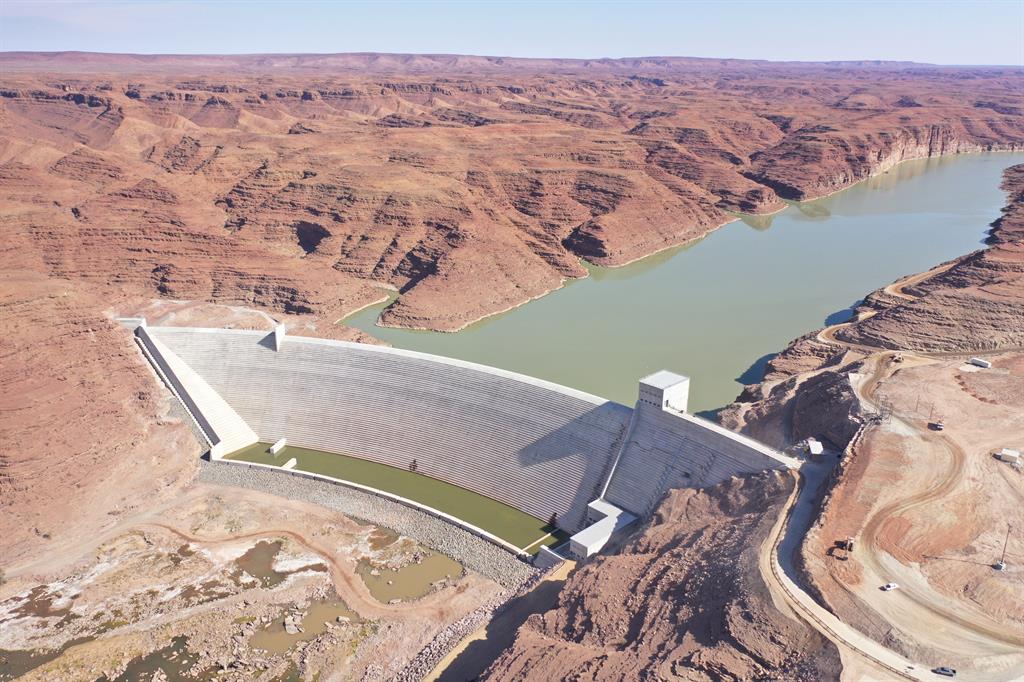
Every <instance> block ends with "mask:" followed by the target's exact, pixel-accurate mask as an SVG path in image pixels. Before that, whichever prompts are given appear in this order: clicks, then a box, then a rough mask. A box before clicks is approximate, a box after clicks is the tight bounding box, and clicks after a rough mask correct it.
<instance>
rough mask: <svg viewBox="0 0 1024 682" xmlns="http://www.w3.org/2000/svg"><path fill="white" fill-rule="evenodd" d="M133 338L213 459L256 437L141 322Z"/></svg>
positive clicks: (228, 406)
mask: <svg viewBox="0 0 1024 682" xmlns="http://www.w3.org/2000/svg"><path fill="white" fill-rule="evenodd" d="M135 338H136V339H137V340H138V342H139V345H140V346H141V347H142V350H143V352H144V353H145V355H146V357H147V358H148V359H149V361H150V363H151V364H152V365H153V367H154V369H155V370H156V371H157V374H159V375H160V378H161V379H162V380H163V381H164V383H165V384H167V387H168V388H169V389H170V390H171V392H172V393H174V395H175V396H176V397H177V398H178V400H180V401H181V404H182V405H183V406H184V407H185V410H186V411H187V412H188V413H189V415H191V417H192V419H193V420H195V422H196V425H197V426H198V427H199V430H200V431H201V432H202V433H203V435H204V436H205V437H206V439H207V440H208V441H209V443H210V456H211V457H212V458H213V459H219V458H220V457H223V456H224V455H225V454H227V453H229V452H233V451H235V450H239V449H241V448H244V447H246V446H247V445H252V444H253V443H255V442H257V441H258V440H259V438H258V437H257V435H256V433H255V432H254V431H253V430H252V429H251V428H250V427H249V425H248V424H246V423H245V421H244V420H243V419H242V418H241V417H240V416H239V415H238V413H237V412H235V411H234V409H232V407H231V406H230V405H229V404H228V403H227V402H226V401H225V400H224V399H223V398H222V397H221V396H220V395H219V394H218V393H217V392H216V391H215V390H213V389H212V388H211V387H210V385H209V384H208V383H206V381H205V380H204V379H203V378H202V377H201V376H199V375H198V374H197V373H196V372H195V371H194V370H193V369H192V368H191V367H189V366H188V365H187V364H186V363H184V362H182V360H181V358H179V357H178V356H177V355H175V354H174V353H173V352H172V351H171V350H170V349H168V348H167V347H166V346H165V345H164V344H163V343H161V342H160V340H159V339H156V338H154V337H153V336H152V335H151V334H150V333H149V329H148V328H147V327H146V325H145V324H141V325H138V326H137V327H135Z"/></svg>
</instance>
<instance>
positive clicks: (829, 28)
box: [0, 0, 1024, 65]
mask: <svg viewBox="0 0 1024 682" xmlns="http://www.w3.org/2000/svg"><path fill="white" fill-rule="evenodd" d="M0 50H4V51H6V50H91V51H101V52H141V53H249V52H370V51H372V52H434V53H437V52H443V53H460V54H482V55H503V56H522V57H591V58H593V57H627V56H640V55H682V56H697V57H742V58H762V59H796V60H834V59H896V60H913V61H919V62H933V63H939V64H1016V65H1021V64H1024V0H973V1H969V2H964V1H960V0H949V1H945V2H944V1H943V0H916V1H914V0H903V1H898V2H883V1H880V0H876V1H872V0H851V1H848V2H840V1H831V2H830V1H827V0H806V1H802V2H800V1H789V2H769V1H767V0H762V1H745V0H735V1H732V2H729V1H720V2H707V1H703V0H695V1H692V2H690V1H685V0H677V1H672V0H662V1H661V2H601V1H589V2H584V1H582V0H579V1H549V2H531V1H523V2H499V1H495V2H486V1H476V2H469V1H467V0H463V1H451V0H450V1H447V2H428V1H420V2H414V1H411V0H406V1H390V2H389V1H383V0H382V1H380V2H341V1H329V0H320V1H312V0H295V1H291V2H289V1H287V0H280V1H276V2H271V1H268V0H264V1H262V2H242V1H241V0H220V1H215V0H149V1H147V0H136V1H134V2H129V1H127V0H124V1H113V0H108V1H103V2H100V1H95V0H31V1H28V2H26V1H24V0H0Z"/></svg>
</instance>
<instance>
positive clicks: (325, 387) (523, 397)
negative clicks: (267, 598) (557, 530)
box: [148, 327, 632, 532]
mask: <svg viewBox="0 0 1024 682" xmlns="http://www.w3.org/2000/svg"><path fill="white" fill-rule="evenodd" d="M148 334H149V335H150V336H151V337H152V339H154V340H155V342H157V343H159V344H161V345H162V346H163V347H164V348H166V349H167V351H168V352H169V354H170V355H171V356H173V357H175V358H178V359H180V360H181V362H182V363H184V364H185V365H187V367H188V368H190V370H191V371H193V372H194V373H195V374H196V375H198V376H199V377H201V378H202V380H203V381H204V382H205V383H206V384H208V385H209V387H210V388H211V389H212V390H213V391H215V392H216V393H217V394H218V395H219V396H220V397H222V398H223V400H224V401H225V402H226V403H227V405H229V406H230V408H231V409H232V410H233V411H234V412H235V413H237V415H238V416H239V417H240V419H241V420H243V421H244V422H245V423H246V424H248V426H249V427H251V429H252V430H253V431H255V433H256V434H258V437H259V440H262V441H268V442H274V441H276V440H278V439H279V438H287V439H288V443H289V445H294V446H297V447H305V448H312V449H317V450H324V451H328V452H337V453H341V454H347V455H352V456H355V457H360V458H363V459H368V460H371V461H374V462H378V463H381V464H387V465H390V466H394V467H397V468H401V469H407V468H409V466H410V464H411V463H412V461H413V460H416V464H417V472H418V473H421V474H424V475H426V476H431V477H433V478H437V479H440V480H442V481H446V482H448V483H451V484H454V485H458V486H461V487H463V488H467V489H469V490H472V491H474V492H477V493H480V494H482V495H486V496H487V497H490V498H492V499H496V500H499V501H501V502H504V503H505V504H508V505H510V506H512V507H515V508H517V509H520V510H521V511H524V512H526V513H528V514H530V515H532V516H535V517H537V518H539V519H543V520H546V519H548V518H549V517H550V516H551V514H552V513H554V514H557V515H558V525H559V526H560V527H562V528H563V529H565V530H568V531H570V532H575V531H578V530H579V529H580V528H581V527H582V526H583V525H584V523H585V521H584V515H585V512H586V508H587V504H588V503H589V502H590V501H591V500H593V499H595V498H596V497H598V496H599V495H600V493H601V490H602V487H603V485H604V483H605V479H606V477H607V474H608V472H609V470H610V467H611V464H612V462H613V461H614V460H615V458H616V457H617V455H618V453H619V451H620V449H621V445H622V441H623V439H624V435H625V433H626V430H627V427H628V425H629V422H630V418H631V414H632V411H631V410H630V409H629V408H627V407H625V406H623V405H619V404H617V403H613V402H610V401H607V400H603V399H601V398H598V397H596V396H592V395H589V394H587V393H583V392H581V391H575V390H573V389H570V388H566V387H564V386H558V385H557V384H552V383H549V382H546V381H541V380H538V379H534V378H532V377H526V376H523V375H519V374H515V373H513V372H506V371H504V370H499V369H495V368H492V367H485V366H482V365H476V364H473V363H468V362H462V361H459V360H453V359H449V358H441V357H437V356H431V355H426V354H422V353H416V352H412V351H404V350H400V349H395V348H385V347H378V346H368V345H365V344H355V343H348V342H343V341H331V340H326V339H313V338H304V337H295V336H288V337H287V338H286V340H285V341H284V342H283V343H281V344H280V346H279V350H275V342H274V339H273V337H272V335H268V334H267V333H266V332H257V331H243V330H223V329H194V328H183V327H149V328H148Z"/></svg>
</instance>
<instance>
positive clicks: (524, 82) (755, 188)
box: [0, 53, 1024, 338]
mask: <svg viewBox="0 0 1024 682" xmlns="http://www.w3.org/2000/svg"><path fill="white" fill-rule="evenodd" d="M271 66H272V67H273V70H272V71H269V70H267V69H269V68H270V67H271ZM0 68H2V70H3V73H4V75H3V76H2V77H0V179H2V182H0V204H2V205H3V206H4V209H5V217H8V218H9V224H10V227H9V229H8V231H7V237H8V238H7V243H6V245H5V246H4V247H3V249H2V250H0V264H3V265H4V266H5V267H7V268H13V267H18V268H23V269H31V270H34V271H37V272H41V273H45V274H47V275H48V276H51V277H58V278H67V279H71V280H74V281H83V282H87V283H88V285H89V286H91V287H98V288H104V287H107V288H108V289H109V291H108V293H107V294H106V295H108V296H110V297H112V298H121V299H123V298H135V299H138V298H141V299H145V298H152V297H165V298H171V299H191V300H203V301H211V302H217V303H226V304H242V305H248V306H254V307H258V308H261V309H264V310H267V311H270V312H272V313H274V314H283V315H293V316H306V317H307V318H310V319H313V320H315V321H316V322H315V324H314V327H315V330H316V333H318V334H319V335H321V336H332V337H342V338H351V332H348V331H346V330H344V329H342V328H340V327H339V326H338V325H336V324H335V322H336V321H337V320H338V319H339V318H342V317H343V316H344V315H345V314H346V313H349V312H351V311H353V310H355V309H358V308H360V307H362V306H364V305H366V304H367V303H370V302H372V301H377V300H380V299H381V298H382V297H383V296H384V295H385V291H383V289H388V290H392V291H395V290H397V291H398V296H397V300H395V302H394V303H392V304H391V305H390V306H389V307H388V308H387V309H386V311H385V312H384V313H383V315H382V322H383V323H384V324H387V325H394V326H404V327H414V328H424V329H437V330H456V329H459V328H461V327H463V326H465V325H466V324H468V323H471V322H473V321H475V320H477V319H480V318H482V317H485V316H487V315H491V314H494V313H496V312H500V311H502V310H505V309H508V308H509V307H511V306H515V305H518V304H521V303H524V302H526V301H528V300H530V299H532V298H536V297H538V296H542V295H544V294H545V293H547V292H550V291H551V290H553V289H556V288H558V287H560V286H561V285H562V283H563V282H564V281H565V280H566V279H569V278H577V277H584V276H586V270H585V269H584V268H583V267H582V265H581V263H580V259H581V258H583V259H586V260H588V261H591V262H593V263H597V264H600V265H608V266H614V265H621V264H624V263H628V262H630V261H632V260H635V259H637V258H641V257H643V256H646V255H649V254H651V253H653V252H655V251H658V250H661V249H664V248H668V247H671V246H674V245H678V244H682V243H685V242H687V241H690V240H693V239H696V238H699V237H701V236H703V235H705V234H707V233H708V232H709V231H711V230H713V229H715V228H716V227H718V226H720V225H722V224H723V223H725V222H728V221H729V220H732V219H733V218H734V215H733V212H735V211H741V212H747V213H763V212H771V211H775V210H777V209H779V208H781V207H782V206H783V204H782V202H781V200H780V197H783V198H808V197H814V196H819V195H821V194H825V193H828V192H832V191H835V190H837V189H841V188H842V187H846V186H848V185H850V184H851V183H853V182H856V181H858V180H860V179H863V178H864V177H866V176H868V175H870V174H872V173H877V172H881V171H884V170H885V169H887V168H889V167H890V166H891V165H892V164H894V163H897V162H899V161H900V160H903V159H906V158H914V157H918V156H928V155H936V154H948V153H960V152H965V151H979V150H987V149H1013V148H1020V147H1021V145H1022V144H1024V116H1022V113H1021V101H1020V100H1021V98H1020V91H1021V87H1022V80H1024V79H1022V77H1021V76H1020V74H1019V73H1018V72H1016V71H1014V70H1012V69H1000V68H970V69H966V68H962V69H951V68H939V67H925V66H921V65H908V64H902V65H901V64H879V65H870V64H856V63H841V64H805V65H797V64H768V63H762V62H742V61H730V60H724V61H722V60H690V59H650V60H597V61H593V62H574V61H572V60H568V61H564V62H563V61H559V60H539V61H537V62H531V61H530V60H508V61H507V62H504V61H502V60H494V59H489V58H471V57H452V56H437V55H435V56H420V57H416V56H405V57H396V56H394V55H377V56H368V55H325V56H321V57H318V58H314V57H309V56H307V57H295V56H275V57H260V56H254V57H249V58H247V57H230V58H228V57H218V58H209V59H206V58H185V57H180V58H178V57H163V58H160V57H154V58H142V57H137V56H136V57H133V56H130V55H127V56H126V55H122V56H117V55H61V54H37V55H26V54H17V53H8V54H4V55H0Z"/></svg>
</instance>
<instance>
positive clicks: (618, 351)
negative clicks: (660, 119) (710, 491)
mask: <svg viewBox="0 0 1024 682" xmlns="http://www.w3.org/2000/svg"><path fill="white" fill-rule="evenodd" d="M1022 162H1024V154H1021V153H1012V154H1008V153H995V154H972V155H966V156H960V157H946V158H939V159H928V160H921V161H911V162H908V163H904V164H901V165H900V166H898V167H897V168H894V169H893V170H891V171H889V172H888V173H886V174H884V175H880V176H878V177H875V178H872V179H870V180H867V181H865V182H862V183H860V184H858V185H855V186H854V187H851V188H850V189H847V190H845V191H843V192H839V193H837V194H834V195H832V196H830V197H826V198H824V199H819V200H816V201H809V202H804V203H799V204H792V205H790V206H789V207H788V208H787V209H786V210H785V211H782V212H781V213H777V214H775V215H773V216H755V217H749V218H748V217H745V218H744V219H743V220H739V221H736V222H734V223H730V224H728V225H726V226H724V227H722V228H721V229H719V230H717V231H716V232H713V233H712V234H710V235H708V236H707V237H705V238H704V239H702V240H700V241H698V242H695V243H692V244H689V245H687V246H685V247H681V248H676V249H672V250H669V251H663V252H661V253H659V254H656V255H654V256H651V257H650V258H646V259H644V260H642V261H638V262H636V263H634V264H632V265H627V266H625V267H622V268H612V269H609V268H598V267H590V268H589V270H590V277H588V278H586V279H582V280H577V281H573V282H569V283H568V284H567V285H566V286H565V287H564V288H562V289H560V290H559V291H556V292H554V293H552V294H550V295H548V296H546V297H544V298H541V299H539V300H537V301H534V302H532V303H529V304H527V305H524V306H521V307H519V308H516V309H515V310H512V311H509V312H507V313H504V314H502V315H498V316H495V317H491V318H488V319H486V320H482V321H480V322H478V323H476V324H474V325H472V326H470V327H468V328H467V329H465V330H463V331H461V332H458V333H456V334H442V333H435V332H421V331H410V330H403V329H388V328H384V327H378V326H376V325H375V322H376V319H377V316H378V315H379V314H380V311H381V310H382V309H383V304H382V305H380V306H375V307H372V308H367V309H365V310H363V311H360V312H359V313H356V314H355V315H353V316H351V317H349V318H348V319H346V320H345V323H346V324H349V325H352V326H354V327H357V328H359V329H362V330H364V331H366V332H368V333H370V334H373V335H374V336H376V337H378V338H380V339H383V340H385V341H388V342H389V343H391V344H392V345H394V346H397V347H399V348H407V349H411V350H418V351H423V352H427V353H435V354H438V355H446V356H449V357H455V358H461V359H463V360H469V361H473V362H479V363H483V364H486V365H493V366H496V367H502V368H504V369H508V370H512V371H516V372H522V373H524V374H529V375H532V376H536V377H541V378H544V379H548V380H550V381H555V382H557V383H560V384H565V385H567V386H572V387H573V388H577V389H581V390H584V391H589V392H591V393H595V394H597V395H600V396H603V397H606V398H611V399H612V400H616V401H618V402H621V403H624V404H627V405H632V404H633V402H634V401H635V400H636V381H637V379H639V378H640V377H641V376H643V375H645V374H648V373H650V372H652V371H654V370H658V369H670V370H673V371H676V372H679V373H681V374H686V375H689V376H690V377H691V384H690V409H691V411H694V412H697V411H702V410H713V409H717V408H720V407H722V406H724V405H726V404H728V403H729V402H731V401H732V400H733V399H734V398H735V397H736V395H737V394H738V393H739V391H740V390H741V384H743V383H752V382H755V381H758V380H759V379H760V372H761V368H762V367H763V365H764V362H765V361H766V360H767V359H768V358H769V357H770V356H771V355H772V354H774V353H777V352H778V351H780V350H781V349H782V348H783V347H785V345H786V344H787V343H789V342H790V341H791V340H792V339H794V338H796V337H798V336H801V335H803V334H805V333H807V332H809V331H811V330H813V329H817V328H818V327H821V326H823V325H825V324H826V322H828V323H829V324H831V323H833V322H839V321H842V320H843V319H845V317H846V316H848V314H849V313H848V309H849V308H850V307H851V306H853V305H854V304H855V303H857V302H858V300H859V299H860V298H861V297H863V296H864V295H865V294H867V293H869V292H870V291H872V290H874V289H876V288H878V287H881V286H884V285H886V284H888V283H890V282H892V281H894V280H896V279H899V278H900V277H902V276H904V275H909V274H912V273H915V272H920V271H922V270H927V269H928V268H930V267H932V266H934V265H937V264H939V263H941V262H943V261H946V260H949V259H951V258H954V257H956V256H959V255H962V254H965V253H968V252H970V251H973V250H975V249H977V248H980V247H981V245H982V240H983V239H984V236H985V233H986V231H987V230H988V225H989V223H990V222H992V221H993V220H995V219H996V218H997V217H998V216H999V210H1000V208H1002V206H1003V205H1004V203H1005V199H1006V198H1005V195H1004V194H1003V192H1002V191H1001V190H1000V189H999V184H1000V181H1001V175H1002V171H1003V169H1005V168H1007V167H1008V166H1011V165H1013V164H1016V163H1022Z"/></svg>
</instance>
